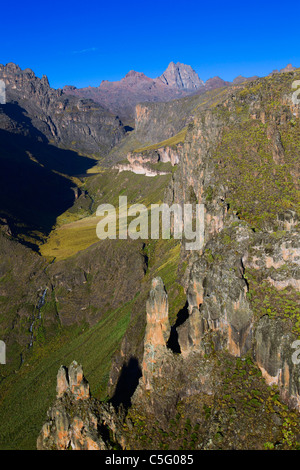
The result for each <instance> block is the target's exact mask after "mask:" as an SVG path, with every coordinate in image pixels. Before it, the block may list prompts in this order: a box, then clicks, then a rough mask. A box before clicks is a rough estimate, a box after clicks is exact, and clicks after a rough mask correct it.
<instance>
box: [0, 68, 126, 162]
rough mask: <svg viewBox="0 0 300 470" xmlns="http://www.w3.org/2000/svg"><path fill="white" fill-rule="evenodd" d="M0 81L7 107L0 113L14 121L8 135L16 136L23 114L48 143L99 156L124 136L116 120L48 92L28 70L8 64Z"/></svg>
mask: <svg viewBox="0 0 300 470" xmlns="http://www.w3.org/2000/svg"><path fill="white" fill-rule="evenodd" d="M0 79H2V80H4V82H5V84H6V96H7V104H6V105H3V110H4V112H5V111H6V110H8V112H9V116H11V117H12V118H14V119H15V120H16V121H17V125H16V126H15V128H14V129H10V130H11V131H12V132H16V133H17V132H20V127H21V126H22V123H21V122H19V117H20V115H21V116H22V114H23V113H24V111H25V113H26V114H27V116H29V118H30V121H31V124H32V125H33V126H34V127H35V128H36V132H39V133H41V134H42V136H43V138H44V139H46V140H48V141H49V142H53V143H54V144H56V145H60V146H63V147H65V148H72V149H75V150H78V151H81V152H83V153H91V154H100V153H101V154H102V155H103V153H105V152H108V151H109V150H110V149H111V148H112V147H113V146H114V145H115V144H116V143H117V142H119V141H120V139H121V138H122V137H123V136H124V134H125V130H124V128H123V126H122V124H121V122H120V121H119V119H118V118H116V117H115V116H112V115H111V114H110V113H109V112H107V111H106V110H105V109H104V108H103V107H101V106H100V105H98V104H96V103H94V102H92V101H91V100H87V99H80V98H76V97H74V96H66V95H65V94H63V92H62V91H61V90H54V89H52V88H50V85H49V82H48V79H47V77H46V76H45V75H44V76H43V77H42V78H41V79H40V78H38V77H36V76H35V74H34V72H33V71H32V70H30V69H25V70H21V69H20V67H19V66H18V65H15V64H13V63H9V64H7V65H6V66H3V65H0ZM6 128H7V126H6ZM22 132H23V133H25V132H26V129H23V130H22ZM32 134H33V133H32V130H31V135H32Z"/></svg>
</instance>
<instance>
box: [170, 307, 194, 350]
mask: <svg viewBox="0 0 300 470" xmlns="http://www.w3.org/2000/svg"><path fill="white" fill-rule="evenodd" d="M188 316H189V311H188V303H187V302H186V303H185V306H184V307H183V308H182V309H181V310H179V312H178V314H177V318H176V322H175V324H174V325H173V326H172V327H171V333H170V337H169V339H168V342H167V347H168V348H169V349H171V350H172V351H173V352H174V353H181V350H180V346H179V342H178V333H177V328H178V327H179V326H180V325H182V324H183V323H184V322H185V321H186V320H187V319H188Z"/></svg>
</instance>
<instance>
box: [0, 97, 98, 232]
mask: <svg viewBox="0 0 300 470" xmlns="http://www.w3.org/2000/svg"><path fill="white" fill-rule="evenodd" d="M2 110H3V113H4V114H3V113H2V115H1V116H0V117H1V125H2V127H6V128H8V130H3V129H0V187H1V192H0V217H2V218H5V219H6V220H7V222H8V224H9V226H10V228H11V230H12V232H13V234H14V235H17V234H18V233H23V234H25V235H26V234H29V233H31V232H32V231H36V230H38V231H40V232H42V233H44V234H45V235H48V234H49V232H50V231H51V228H52V226H53V225H54V224H55V221H56V219H57V217H58V216H59V215H60V214H62V213H63V212H65V211H66V210H67V209H68V208H69V207H70V206H72V204H73V202H74V190H73V189H72V188H75V184H74V183H72V181H71V180H70V179H69V178H68V176H73V175H76V174H78V173H79V174H84V173H85V172H86V171H87V170H88V169H89V168H92V167H93V166H94V165H95V161H94V160H92V159H90V158H87V157H82V156H80V155H78V154H77V153H76V152H73V151H70V150H63V149H59V148H57V147H55V146H54V145H50V144H49V143H48V140H47V138H46V136H45V135H44V134H43V133H42V132H40V131H39V130H38V129H36V127H34V126H33V125H32V123H31V120H30V119H29V118H28V117H26V116H25V115H24V110H23V109H22V108H21V107H20V106H18V105H17V104H13V103H8V104H6V105H3V107H2ZM6 116H9V117H10V118H11V119H13V120H14V121H15V122H16V123H17V125H18V127H17V128H15V129H14V132H11V131H10V130H9V127H11V124H10V123H9V120H8V119H7V117H6ZM58 173H62V174H63V175H60V174H58ZM64 175H66V176H67V177H65V176H64Z"/></svg>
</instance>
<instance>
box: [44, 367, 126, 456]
mask: <svg viewBox="0 0 300 470" xmlns="http://www.w3.org/2000/svg"><path fill="white" fill-rule="evenodd" d="M56 391H57V399H56V401H55V403H54V404H53V406H52V407H51V408H50V409H49V410H48V413H47V415H48V420H47V422H46V423H45V424H44V425H43V427H42V429H41V432H40V435H39V437H38V440H37V449H38V450H53V449H55V450H67V449H72V450H108V449H111V446H112V445H114V444H117V445H121V442H122V436H121V431H120V430H121V426H122V424H121V421H120V419H119V417H117V415H116V413H115V411H114V408H113V406H112V405H110V404H104V403H103V404H101V403H97V401H96V400H95V399H93V398H91V396H90V388H89V384H88V382H87V381H86V379H85V378H84V375H83V370H82V366H81V365H79V364H77V362H76V361H73V362H72V364H71V365H70V367H69V368H66V367H64V366H61V367H60V368H59V371H58V374H57V388H56ZM100 429H101V430H100ZM108 435H109V436H111V437H110V438H107V436H108Z"/></svg>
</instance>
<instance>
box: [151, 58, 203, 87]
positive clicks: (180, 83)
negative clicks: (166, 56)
mask: <svg viewBox="0 0 300 470" xmlns="http://www.w3.org/2000/svg"><path fill="white" fill-rule="evenodd" d="M159 78H160V79H161V81H162V82H163V83H165V84H166V85H169V86H170V87H172V88H177V89H178V90H193V91H194V90H198V88H201V87H203V86H204V82H203V80H201V79H200V78H199V76H198V74H197V73H196V72H195V70H193V69H192V67H191V66H190V65H185V64H181V63H180V62H177V64H175V63H174V62H170V64H169V65H168V68H167V70H166V71H165V72H164V73H163V74H162V75H161V76H160V77H159Z"/></svg>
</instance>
